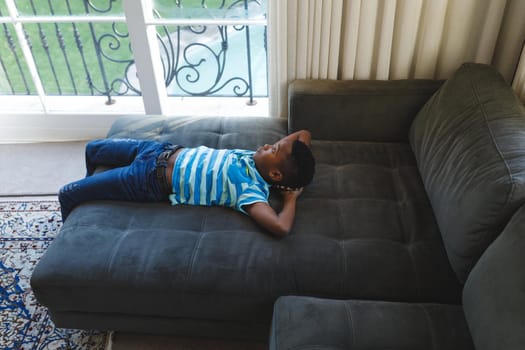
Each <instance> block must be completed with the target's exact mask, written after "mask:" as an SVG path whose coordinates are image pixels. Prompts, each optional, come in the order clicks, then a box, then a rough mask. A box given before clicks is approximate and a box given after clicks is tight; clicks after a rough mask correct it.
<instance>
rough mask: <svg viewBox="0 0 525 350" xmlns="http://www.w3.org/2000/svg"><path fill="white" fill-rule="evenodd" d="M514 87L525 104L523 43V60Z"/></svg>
mask: <svg viewBox="0 0 525 350" xmlns="http://www.w3.org/2000/svg"><path fill="white" fill-rule="evenodd" d="M512 87H513V88H514V90H515V91H516V94H517V95H518V97H519V98H520V100H521V102H523V104H525V43H523V50H522V51H521V59H520V62H519V65H518V68H517V69H516V75H515V76H514V81H513V83H512Z"/></svg>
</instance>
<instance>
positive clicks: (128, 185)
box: [58, 139, 174, 221]
mask: <svg viewBox="0 0 525 350" xmlns="http://www.w3.org/2000/svg"><path fill="white" fill-rule="evenodd" d="M173 147H174V146H173V145H171V144H170V143H160V142H156V141H140V140H131V139H103V140H95V141H92V142H89V143H88V144H87V145H86V168H87V175H86V177H85V178H84V179H82V180H79V181H75V182H72V183H70V184H67V185H65V186H64V187H62V188H61V189H60V191H59V195H58V198H59V200H60V205H61V211H62V220H63V221H65V220H66V219H67V217H68V216H69V214H70V213H71V211H72V210H73V208H74V207H75V206H77V205H78V204H80V203H83V202H87V201H93V200H122V201H137V202H158V201H162V200H167V199H168V194H167V193H166V191H165V189H164V188H163V187H162V185H161V184H160V182H159V180H158V179H157V175H156V170H157V157H158V156H159V155H160V154H161V153H162V152H163V151H166V150H170V149H173ZM99 165H102V166H109V167H112V169H110V170H107V171H104V172H101V173H96V174H93V173H94V171H95V168H96V167H97V166H99ZM164 166H165V165H164Z"/></svg>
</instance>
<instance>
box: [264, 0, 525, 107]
mask: <svg viewBox="0 0 525 350" xmlns="http://www.w3.org/2000/svg"><path fill="white" fill-rule="evenodd" d="M524 39H525V1H523V0H286V1H282V0H270V1H269V42H270V45H269V60H270V111H271V115H274V116H286V114H287V85H288V83H289V82H290V81H292V80H294V79H381V80H386V79H407V78H437V79H444V78H447V77H449V76H450V74H451V73H452V72H454V71H455V70H456V69H457V68H458V66H459V65H460V64H461V63H463V62H466V61H469V62H480V63H488V64H493V65H495V66H496V67H497V68H498V69H499V70H500V72H501V73H502V74H503V76H504V77H505V78H506V79H507V80H508V81H509V83H510V82H512V79H513V76H514V73H515V72H516V66H517V65H518V61H519V57H520V54H521V50H522V45H523V41H524ZM514 80H516V79H514ZM515 84H519V83H515ZM515 88H516V87H515ZM516 89H517V88H516ZM517 91H518V89H517Z"/></svg>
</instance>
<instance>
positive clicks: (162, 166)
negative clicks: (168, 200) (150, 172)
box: [155, 145, 183, 194]
mask: <svg viewBox="0 0 525 350" xmlns="http://www.w3.org/2000/svg"><path fill="white" fill-rule="evenodd" d="M181 148H183V147H182V146H179V145H172V146H170V147H169V149H168V150H166V151H164V152H162V153H161V154H159V156H158V157H157V168H156V169H155V173H156V177H157V181H158V182H159V186H160V188H161V189H162V191H163V192H164V193H166V194H171V187H172V186H171V183H170V182H171V181H169V180H168V178H167V176H166V172H167V171H166V169H168V168H169V165H171V167H172V168H173V164H170V157H171V156H172V155H173V154H174V153H175V152H177V151H178V150H179V149H181ZM171 163H172V162H171Z"/></svg>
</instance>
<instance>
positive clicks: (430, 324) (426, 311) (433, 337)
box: [418, 304, 436, 349]
mask: <svg viewBox="0 0 525 350" xmlns="http://www.w3.org/2000/svg"><path fill="white" fill-rule="evenodd" d="M418 306H419V308H420V309H421V310H422V311H423V314H424V315H425V319H426V321H427V327H428V330H429V333H430V342H431V343H432V349H435V348H436V342H435V339H436V336H435V335H434V332H433V328H432V321H431V319H430V315H429V314H428V310H427V309H426V308H425V307H424V306H423V305H421V304H418Z"/></svg>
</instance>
